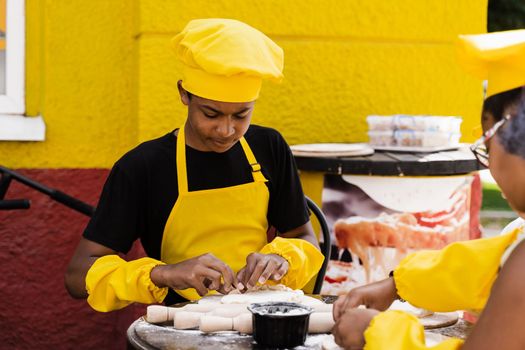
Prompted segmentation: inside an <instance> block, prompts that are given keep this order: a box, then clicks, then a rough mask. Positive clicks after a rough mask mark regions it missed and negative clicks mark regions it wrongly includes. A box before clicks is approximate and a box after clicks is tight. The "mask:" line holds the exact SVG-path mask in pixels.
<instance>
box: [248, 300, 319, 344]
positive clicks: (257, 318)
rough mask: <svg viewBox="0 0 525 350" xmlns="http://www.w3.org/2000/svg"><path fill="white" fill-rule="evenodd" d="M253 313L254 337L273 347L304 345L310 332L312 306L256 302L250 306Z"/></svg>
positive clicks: (249, 308) (261, 342) (259, 341)
mask: <svg viewBox="0 0 525 350" xmlns="http://www.w3.org/2000/svg"><path fill="white" fill-rule="evenodd" d="M248 310H250V312H251V313H252V314H253V318H252V322H253V338H254V339H255V341H256V342H257V344H259V345H262V346H266V347H272V348H293V347H294V346H299V345H303V344H304V342H305V340H306V336H307V334H308V324H309V321H310V314H311V313H312V312H313V309H312V308H311V307H308V306H305V305H301V304H297V303H285V302H268V303H256V304H251V305H250V306H248Z"/></svg>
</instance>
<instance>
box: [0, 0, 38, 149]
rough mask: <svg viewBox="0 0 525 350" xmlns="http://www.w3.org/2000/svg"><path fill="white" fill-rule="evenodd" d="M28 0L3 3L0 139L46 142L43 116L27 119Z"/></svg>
mask: <svg viewBox="0 0 525 350" xmlns="http://www.w3.org/2000/svg"><path fill="white" fill-rule="evenodd" d="M24 4H25V1H23V0H0V140H27V141H42V140H44V134H45V125H44V122H43V120H42V118H41V117H25V116H24V114H25V56H24V53H25V8H24Z"/></svg>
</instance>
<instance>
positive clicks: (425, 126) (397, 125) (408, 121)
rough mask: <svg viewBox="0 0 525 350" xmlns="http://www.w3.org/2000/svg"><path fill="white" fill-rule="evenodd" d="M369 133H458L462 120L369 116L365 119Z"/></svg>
mask: <svg viewBox="0 0 525 350" xmlns="http://www.w3.org/2000/svg"><path fill="white" fill-rule="evenodd" d="M366 121H367V123H368V130H369V131H388V130H391V131H395V130H413V131H439V132H451V133H460V132H461V130H460V127H461V122H462V119H461V118H459V117H451V116H424V115H407V114H397V115H391V116H379V115H370V116H368V117H366Z"/></svg>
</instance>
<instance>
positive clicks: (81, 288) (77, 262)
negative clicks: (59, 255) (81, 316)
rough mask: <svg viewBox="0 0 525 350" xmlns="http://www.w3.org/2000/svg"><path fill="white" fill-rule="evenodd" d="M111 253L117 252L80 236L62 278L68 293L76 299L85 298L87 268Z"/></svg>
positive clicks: (86, 294)
mask: <svg viewBox="0 0 525 350" xmlns="http://www.w3.org/2000/svg"><path fill="white" fill-rule="evenodd" d="M112 254H117V252H116V251H114V250H113V249H110V248H107V247H105V246H103V245H102V244H98V243H95V242H91V241H89V240H87V239H85V238H83V237H82V238H81V239H80V242H79V243H78V245H77V249H76V250H75V253H74V254H73V256H72V257H71V260H70V261H69V265H68V266H67V271H66V275H65V278H64V282H65V286H66V289H67V291H68V292H69V295H71V296H72V297H73V298H76V299H85V298H87V297H88V293H87V291H86V275H87V272H88V270H89V269H90V268H91V266H92V265H93V263H94V262H95V261H96V260H97V259H98V258H100V257H101V256H104V255H112Z"/></svg>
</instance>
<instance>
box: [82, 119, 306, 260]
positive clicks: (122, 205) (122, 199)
mask: <svg viewBox="0 0 525 350" xmlns="http://www.w3.org/2000/svg"><path fill="white" fill-rule="evenodd" d="M244 137H245V138H246V141H247V142H248V144H249V145H250V148H251V149H252V152H253V153H254V155H255V158H256V159H257V161H258V162H259V164H260V165H261V168H262V173H263V174H264V176H265V177H266V179H267V180H268V182H267V183H266V184H267V186H268V189H269V192H270V201H269V204H268V213H267V219H268V225H269V226H273V227H275V228H276V229H277V230H278V231H279V232H286V231H289V230H291V229H294V228H296V227H298V226H301V225H303V224H305V223H306V222H308V220H309V211H308V209H307V206H306V202H305V199H304V194H303V191H302V188H301V184H300V181H299V177H298V174H297V168H296V165H295V161H294V159H293V155H292V153H291V151H290V148H289V147H288V145H287V144H286V142H285V140H284V139H283V137H282V136H281V135H280V134H279V133H278V132H277V131H276V130H274V129H270V128H266V127H262V126H257V125H251V126H250V128H249V129H248V131H247V132H246V134H245V135H244ZM176 139H177V137H176V136H175V135H174V134H173V132H170V133H168V134H166V135H165V136H162V137H160V138H158V139H155V140H151V141H147V142H144V143H142V144H141V145H139V146H138V147H136V148H135V149H133V150H131V151H130V152H128V153H127V154H125V155H124V156H123V157H122V158H121V159H120V160H118V161H117V162H116V163H115V165H114V166H113V169H112V170H111V172H110V174H109V176H108V179H107V180H106V183H105V185H104V189H103V191H102V195H101V197H100V200H99V203H98V206H97V209H96V211H95V213H94V215H93V217H92V218H91V220H90V222H89V223H88V225H87V227H86V229H85V231H84V237H85V238H86V239H88V240H90V241H93V242H97V243H100V244H102V245H104V246H106V247H109V248H111V249H114V250H116V251H118V252H122V253H127V252H128V251H129V250H130V249H131V246H132V244H133V242H134V241H135V240H136V239H140V240H141V243H142V245H143V247H144V250H145V251H146V253H147V254H148V256H149V257H151V258H154V259H159V260H160V247H161V243H162V235H163V231H164V226H165V223H166V221H167V220H168V216H169V214H170V212H171V209H172V207H173V205H174V204H175V201H176V199H177V197H178V187H177V166H176ZM186 161H187V174H188V187H189V191H195V190H205V189H212V188H222V187H229V186H234V185H239V184H243V183H248V182H252V181H253V176H252V173H251V167H250V165H249V164H248V160H247V159H246V156H245V155H244V152H243V149H242V146H241V144H240V143H239V142H237V143H236V144H235V145H234V146H233V147H232V148H231V149H230V150H228V151H227V152H224V153H215V152H202V151H198V150H195V149H193V148H191V147H189V146H186ZM246 200H250V198H246ZM196 215H198V213H196ZM188 219H189V220H193V219H195V220H198V217H195V218H188Z"/></svg>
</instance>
